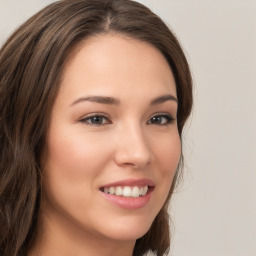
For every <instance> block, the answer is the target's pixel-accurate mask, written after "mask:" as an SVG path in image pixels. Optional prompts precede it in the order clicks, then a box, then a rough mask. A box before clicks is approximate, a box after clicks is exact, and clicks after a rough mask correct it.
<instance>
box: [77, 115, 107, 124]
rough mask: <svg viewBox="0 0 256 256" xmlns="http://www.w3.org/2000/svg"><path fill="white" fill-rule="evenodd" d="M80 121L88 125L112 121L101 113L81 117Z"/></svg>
mask: <svg viewBox="0 0 256 256" xmlns="http://www.w3.org/2000/svg"><path fill="white" fill-rule="evenodd" d="M80 122H82V123H84V124H87V125H105V124H109V123H110V121H109V119H108V118H107V117H105V116H100V115H95V116H89V117H85V118H83V119H81V120H80Z"/></svg>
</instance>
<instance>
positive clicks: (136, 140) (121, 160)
mask: <svg viewBox="0 0 256 256" xmlns="http://www.w3.org/2000/svg"><path fill="white" fill-rule="evenodd" d="M153 159H154V155H153V153H152V151H151V148H150V143H149V140H148V139H147V138H146V135H145V132H143V129H142V128H141V127H140V126H139V125H137V126H135V125H129V126H126V127H123V128H121V129H120V131H119V132H118V134H117V147H116V151H115V162H116V164H117V165H119V166H131V167H133V168H136V169H142V168H144V167H145V166H147V165H149V164H150V163H152V161H153Z"/></svg>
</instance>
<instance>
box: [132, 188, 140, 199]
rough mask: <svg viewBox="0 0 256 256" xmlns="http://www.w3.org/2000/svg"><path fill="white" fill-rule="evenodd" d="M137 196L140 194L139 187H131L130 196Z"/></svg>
mask: <svg viewBox="0 0 256 256" xmlns="http://www.w3.org/2000/svg"><path fill="white" fill-rule="evenodd" d="M139 196H140V189H139V188H138V187H133V189H132V197H139Z"/></svg>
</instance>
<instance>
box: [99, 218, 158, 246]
mask: <svg viewBox="0 0 256 256" xmlns="http://www.w3.org/2000/svg"><path fill="white" fill-rule="evenodd" d="M153 220H154V219H152V218H151V219H147V218H145V216H144V217H139V218H138V217H137V218H136V217H134V216H130V217H129V218H128V217H123V218H120V219H119V220H115V221H114V222H113V223H111V224H110V223H108V225H107V226H105V228H104V230H105V232H104V233H105V235H107V236H108V237H109V238H111V239H113V240H122V241H135V240H137V239H139V238H141V237H142V236H144V235H145V234H146V233H147V232H148V230H149V229H150V227H151V225H152V222H153ZM102 231H103V230H102Z"/></svg>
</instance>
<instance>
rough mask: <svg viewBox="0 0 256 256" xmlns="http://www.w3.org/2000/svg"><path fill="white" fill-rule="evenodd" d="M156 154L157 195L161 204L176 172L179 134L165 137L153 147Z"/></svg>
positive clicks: (179, 153)
mask: <svg viewBox="0 0 256 256" xmlns="http://www.w3.org/2000/svg"><path fill="white" fill-rule="evenodd" d="M155 155H156V156H157V161H156V164H157V165H158V172H157V173H155V175H157V176H158V179H157V180H158V181H159V184H160V186H158V187H159V197H160V195H162V199H161V200H160V201H161V202H162V204H163V203H164V201H165V199H166V198H167V196H168V193H169V191H170V188H171V185H172V182H173V178H174V175H175V173H176V170H177V167H178V164H179V161H180V157H181V141H180V137H179V134H178V133H177V134H176V135H174V136H171V137H169V138H166V139H165V140H163V141H162V142H161V143H159V144H158V145H157V146H156V147H155Z"/></svg>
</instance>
